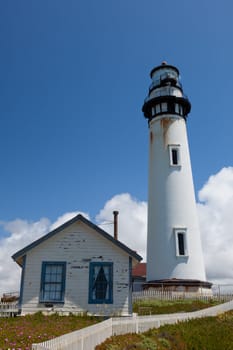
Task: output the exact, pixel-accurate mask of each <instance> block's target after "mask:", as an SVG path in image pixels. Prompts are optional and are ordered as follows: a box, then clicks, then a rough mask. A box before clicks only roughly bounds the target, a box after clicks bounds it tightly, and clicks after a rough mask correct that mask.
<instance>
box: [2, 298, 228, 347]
mask: <svg viewBox="0 0 233 350" xmlns="http://www.w3.org/2000/svg"><path fill="white" fill-rule="evenodd" d="M215 304H216V303H215V302H213V301H208V302H203V301H193V300H179V301H176V302H169V301H159V300H149V301H143V302H138V303H134V312H139V314H140V313H141V314H146V313H151V314H154V313H155V314H162V313H173V312H185V311H195V310H198V309H202V308H206V307H209V306H213V305H215ZM229 315H230V314H227V316H226V317H225V318H221V317H219V318H218V319H217V320H218V322H220V323H221V322H223V321H224V320H226V319H228V321H229V320H230V316H229ZM232 319H233V314H232ZM98 321H101V320H99V319H97V318H94V317H88V316H75V315H70V316H59V315H57V314H53V315H51V316H44V315H43V314H42V313H36V314H34V315H27V316H22V317H16V318H0V350H5V349H11V350H29V349H31V344H33V343H40V342H43V341H45V340H49V339H52V338H55V337H58V336H59V335H62V334H65V333H69V332H72V331H74V330H77V329H81V328H84V327H87V326H90V325H92V324H95V323H97V322H98ZM197 321H200V320H197ZM192 322H194V321H192ZM228 323H229V322H228ZM167 327H168V326H167ZM170 327H172V326H170ZM175 327H178V326H175ZM187 327H188V328H190V326H187ZM231 327H232V328H231V330H232V329H233V321H232V323H231ZM161 329H162V328H161ZM161 329H160V330H161ZM174 329H175V330H174ZM174 329H173V328H171V329H170V328H169V333H166V332H167V330H164V331H163V330H162V331H161V332H162V333H157V332H158V330H153V331H150V332H147V333H145V334H143V335H142V334H141V335H137V334H132V335H123V336H119V337H114V338H111V339H110V340H108V341H106V343H103V344H102V345H101V347H100V348H97V349H99V350H123V349H124V350H130V349H137V350H148V349H149V350H154V349H156V350H157V349H162V350H163V349H177V350H178V349H179V350H188V349H190V350H191V349H192V350H196V349H198V350H201V349H202V348H186V347H180V348H179V347H178V348H175V347H174V344H175V343H176V342H179V339H182V341H181V343H182V342H183V341H186V339H185V335H186V334H189V332H188V333H187V331H185V330H184V329H181V330H180V331H179V332H180V333H177V334H178V335H177V337H178V338H177V337H175V335H174V334H176V328H174ZM197 329H198V326H197ZM163 332H164V333H163ZM196 332H197V333H196V334H198V332H199V331H196ZM200 333H201V330H200ZM204 333H205V332H204ZM216 333H217V332H216ZM182 334H183V338H182ZM193 337H195V334H194V335H193ZM173 339H175V340H174V342H173V343H172V341H173ZM177 339H178V340H177ZM232 343H233V340H232ZM171 346H172V347H171ZM203 349H205V350H208V349H210V348H203ZM212 349H214V350H217V348H212ZM222 349H224V350H227V349H233V346H232V347H231V348H227V347H223V348H222Z"/></svg>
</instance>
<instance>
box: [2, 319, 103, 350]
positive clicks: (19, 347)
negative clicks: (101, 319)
mask: <svg viewBox="0 0 233 350" xmlns="http://www.w3.org/2000/svg"><path fill="white" fill-rule="evenodd" d="M97 322H98V319H97V318H94V317H88V316H74V315H70V316H59V315H57V314H53V315H51V316H44V315H43V314H42V313H36V314H34V315H26V316H22V317H15V318H0V350H5V349H11V350H13V349H14V350H29V349H31V344H33V343H40V342H43V341H45V340H49V339H52V338H55V337H58V336H59V335H62V334H65V333H69V332H72V331H75V330H77V329H81V328H84V327H87V326H90V325H92V324H94V323H97Z"/></svg>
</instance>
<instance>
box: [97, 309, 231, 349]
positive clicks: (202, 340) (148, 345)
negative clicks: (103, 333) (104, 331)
mask: <svg viewBox="0 0 233 350" xmlns="http://www.w3.org/2000/svg"><path fill="white" fill-rule="evenodd" d="M232 330H233V311H230V312H227V313H225V314H222V315H219V316H217V317H206V318H201V319H194V320H190V321H186V322H180V323H178V324H176V325H166V326H162V327H160V328H158V329H152V330H149V331H148V332H146V333H144V334H125V335H121V336H115V337H111V338H109V339H107V340H106V341H105V342H104V343H103V344H101V345H99V346H97V347H96V350H133V349H134V350H168V349H170V350H223V349H224V350H232V349H233V332H232Z"/></svg>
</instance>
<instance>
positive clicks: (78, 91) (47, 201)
mask: <svg viewBox="0 0 233 350" xmlns="http://www.w3.org/2000/svg"><path fill="white" fill-rule="evenodd" d="M232 13H233V3H232V1H230V0H223V1H221V2H219V1H216V0H212V1H210V0H202V1H200V0H196V1H187V0H177V1H155V0H146V1H141V0H140V1H139V0H134V1H132V0H127V1H125V0H118V1H111V0H99V1H96V0H89V1H88V0H85V1H84V0H68V1H64V0H63V1H61V0H49V1H48V0H46V1H44V0H40V1H31V0H22V1H18V0H11V1H1V2H0V48H1V55H0V120H1V127H0V159H1V172H0V194H1V197H0V198H1V200H0V203H1V205H0V243H1V242H2V247H5V250H6V254H7V256H8V255H9V251H8V250H7V249H8V248H7V247H8V245H7V244H8V243H7V242H8V241H7V239H8V238H9V240H10V239H13V238H12V237H14V239H15V242H16V241H17V244H14V246H12V253H14V252H15V251H16V250H17V249H20V248H22V246H21V245H22V244H23V242H24V241H23V242H21V244H20V237H22V236H23V235H25V236H26V233H25V232H29V233H27V234H28V237H29V236H30V232H31V231H30V230H32V231H33V232H34V231H35V230H37V231H38V232H39V231H40V233H46V230H47V229H49V228H50V227H51V223H54V222H56V220H57V218H59V217H60V216H62V215H63V214H64V213H69V212H77V211H81V212H84V213H88V214H89V218H90V219H91V220H93V221H95V220H96V218H97V219H98V218H100V219H101V220H102V221H104V219H105V218H106V216H105V214H104V213H105V209H106V208H107V207H108V208H110V207H111V210H112V209H119V208H116V207H114V205H115V204H116V203H118V204H119V201H121V204H122V203H128V207H127V208H129V207H130V208H133V206H134V208H135V212H136V211H137V210H138V209H139V208H140V209H139V211H140V210H142V211H143V214H142V215H141V214H138V217H139V216H140V215H141V216H143V218H144V217H146V204H145V203H146V201H147V187H148V127H147V121H146V120H145V119H144V117H143V114H142V111H141V107H142V105H143V101H144V98H145V97H146V95H147V92H148V87H149V85H150V83H151V81H150V77H149V73H150V71H151V69H152V68H153V67H155V66H157V65H159V64H160V63H161V62H162V61H163V60H166V61H167V62H168V63H169V64H172V65H175V66H177V67H178V68H179V70H180V73H181V78H182V84H183V87H184V92H185V93H186V94H187V95H188V97H189V99H190V101H191V103H192V110H191V113H190V115H189V118H188V123H187V127H188V134H189V143H190V152H191V161H192V167H193V176H194V182H195V189H196V193H197V194H198V192H199V191H200V190H201V189H202V188H203V186H204V185H205V184H206V182H207V181H208V179H209V177H210V176H211V175H214V174H220V175H216V176H217V177H216V178H215V180H216V181H215V182H214V181H212V183H211V186H209V187H207V189H206V188H205V190H204V192H203V193H204V195H202V196H201V199H203V200H204V201H206V202H208V201H209V203H210V202H211V198H212V197H211V195H212V193H213V191H214V190H215V188H216V187H218V189H219V191H220V189H221V188H222V187H221V185H222V184H223V183H224V184H226V182H227V183H228V184H230V185H229V188H230V191H228V194H229V193H231V190H232V196H233V181H232V177H233V172H232V171H231V169H230V170H229V169H228V170H226V172H221V169H223V168H225V167H226V168H227V167H231V166H232V149H233V138H232V130H233V104H232V103H231V101H232V81H233V69H232V62H233V45H232V38H233V26H232ZM215 184H216V185H215ZM231 184H232V185H231ZM224 188H226V186H225V187H224ZM125 193H128V194H129V195H130V197H127V196H123V197H122V196H121V195H122V194H125ZM218 195H219V196H220V195H221V193H218ZM113 198H114V200H112V199H113ZM116 198H117V200H119V201H118V202H117V200H115V199H116ZM135 198H136V199H135ZM214 198H215V201H216V200H217V198H220V197H218V196H215V197H214ZM135 203H136V204H135ZM211 203H212V202H211ZM213 203H215V204H216V202H214V200H213ZM224 203H225V202H224ZM215 204H213V206H212V208H216V205H215ZM122 205H123V204H122ZM126 206H127V205H126V204H125V207H126ZM123 207H124V206H123ZM228 207H229V206H228ZM224 208H225V207H224ZM232 208H233V203H232ZM127 210H128V209H127ZM127 210H125V212H127ZM221 210H222V209H221ZM132 212H133V210H131V211H129V212H127V213H128V215H130V213H132ZM140 213H141V211H140ZM222 213H223V210H222ZM224 215H225V214H224V213H223V214H222V216H221V217H223V216H224ZM216 217H218V215H216ZM42 218H45V221H43V220H44V219H43V220H42ZM208 218H209V219H208V220H207V219H206V216H205V218H204V219H203V217H202V218H201V220H202V221H203V222H205V223H206V226H205V225H204V226H205V227H208V226H207V222H208V223H209V222H210V221H211V220H212V219H211V216H209V217H208ZM16 219H20V220H18V221H17V220H16ZM41 220H42V221H41ZM46 220H47V221H46ZM145 220H146V219H143V224H142V226H143V232H144V231H145V228H146V223H145ZM128 221H129V220H128ZM132 221H133V219H132ZM38 222H39V223H40V224H41V223H43V225H44V226H43V225H42V226H43V229H42V230H39V229H38V227H37V226H36V223H38ZM48 222H49V223H50V224H48ZM126 222H127V219H125V225H126ZM29 223H31V226H30V225H29ZM45 223H46V224H45ZM22 226H23V227H24V228H23V229H22ZM126 226H127V225H126ZM204 226H203V227H204ZM12 227H13V228H12ZM25 227H26V228H25ZM32 227H33V229H32ZM35 227H37V228H36V229H35ZM136 227H138V225H136ZM218 227H219V226H218V224H216V226H215V228H214V229H215V232H217V230H218ZM228 227H232V226H228ZM122 230H123V229H122ZM227 231H228V232H229V230H228V229H226V230H225V231H224V232H227ZM126 235H127V233H126ZM143 235H144V233H143ZM1 237H2V241H1ZM30 237H31V239H33V238H34V236H32V235H31V236H30ZM35 237H36V235H35ZM143 237H144V238H143V239H144V241H145V236H143ZM216 237H217V233H216ZM4 239H5V241H4ZM210 240H211V238H210ZM131 241H132V238H131ZM27 242H28V240H25V242H24V245H25V244H26V243H27ZM232 244H233V242H232ZM206 245H208V244H207V243H206ZM216 249H217V248H216ZM2 251H3V250H2ZM212 253H213V254H212V255H211V256H216V251H213V250H212ZM3 256H4V255H2V260H3V261H5V258H3ZM0 260H1V259H0ZM210 260H211V259H210ZM220 265H221V264H220ZM229 266H230V265H229ZM231 266H232V265H231ZM1 278H3V277H1V276H0V280H1ZM232 278H233V276H232ZM9 286H10V284H9ZM9 288H10V287H9Z"/></svg>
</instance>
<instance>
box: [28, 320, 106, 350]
mask: <svg viewBox="0 0 233 350" xmlns="http://www.w3.org/2000/svg"><path fill="white" fill-rule="evenodd" d="M111 335H112V318H110V319H108V320H106V321H103V322H101V323H98V324H95V325H93V326H89V327H86V328H83V329H80V330H78V331H74V332H72V333H68V334H65V335H62V336H60V337H57V338H54V339H51V340H48V341H45V342H43V343H40V344H32V350H48V349H52V350H55V349H56V350H58V349H59V350H61V349H64V350H65V349H67V350H68V349H69V350H94V349H95V347H96V345H98V344H101V343H102V342H104V341H105V339H107V338H109V337H111Z"/></svg>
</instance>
